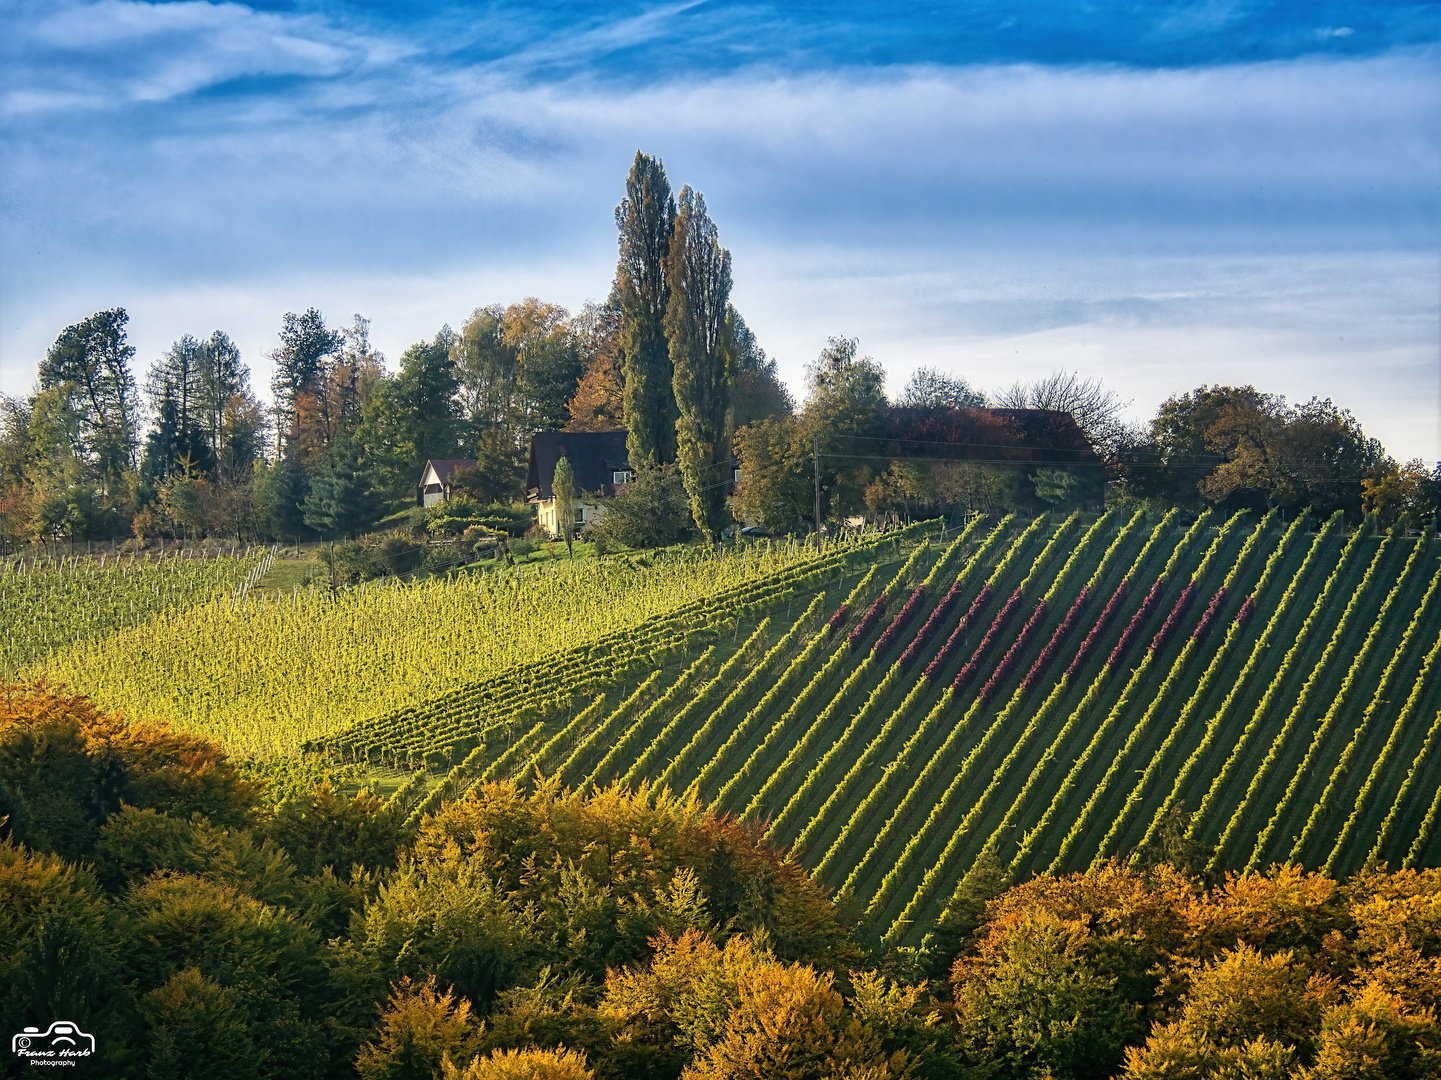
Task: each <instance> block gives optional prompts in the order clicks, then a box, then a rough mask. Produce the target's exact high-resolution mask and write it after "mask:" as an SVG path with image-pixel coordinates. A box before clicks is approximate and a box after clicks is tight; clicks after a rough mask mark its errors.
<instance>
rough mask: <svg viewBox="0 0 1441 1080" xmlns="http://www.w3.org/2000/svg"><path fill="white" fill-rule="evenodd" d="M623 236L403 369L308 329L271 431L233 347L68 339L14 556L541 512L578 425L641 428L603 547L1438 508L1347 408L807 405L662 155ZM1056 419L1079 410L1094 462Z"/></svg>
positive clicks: (1210, 392) (18, 410)
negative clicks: (509, 508)
mask: <svg viewBox="0 0 1441 1080" xmlns="http://www.w3.org/2000/svg"><path fill="white" fill-rule="evenodd" d="M615 222H616V228H617V236H618V247H619V259H618V263H617V267H616V273H615V277H614V279H613V281H612V284H611V288H610V292H609V294H608V296H607V298H606V300H605V302H604V303H595V302H587V303H586V304H585V305H584V307H583V308H582V309H581V310H580V311H579V312H578V313H574V314H572V313H571V312H569V311H568V310H567V309H565V308H563V307H561V306H559V305H557V304H552V303H547V302H544V301H541V300H538V299H536V298H534V297H531V298H527V299H525V300H523V301H521V302H519V303H513V304H509V305H502V304H491V305H487V306H483V307H479V308H476V309H475V310H474V311H473V312H472V313H471V315H470V317H469V318H468V319H466V320H465V322H464V323H463V324H462V325H461V327H460V329H459V330H458V331H457V330H453V329H451V328H450V326H448V325H447V326H443V327H442V328H441V329H440V330H439V331H438V332H437V333H436V335H435V337H434V338H433V339H431V340H430V341H420V342H416V343H415V344H413V345H411V346H410V347H409V348H407V349H406V350H405V352H404V353H403V354H402V355H401V357H400V358H399V364H398V369H397V370H396V371H395V372H393V373H391V372H389V371H387V368H386V363H385V358H384V357H383V356H382V355H381V354H380V353H379V351H377V350H376V349H375V348H374V347H373V345H372V344H371V342H370V332H369V322H368V321H367V320H366V319H364V318H362V317H361V316H359V315H357V316H355V317H354V319H353V321H352V322H351V324H350V325H349V326H343V327H339V328H336V327H332V326H329V325H327V323H326V320H325V318H324V316H323V315H322V314H321V312H319V311H318V310H316V309H315V308H308V309H306V310H305V311H303V312H300V313H295V312H289V313H287V314H286V315H285V316H284V318H283V319H282V322H281V328H280V331H279V333H278V336H277V343H276V345H275V347H274V349H273V350H271V351H270V352H269V353H268V354H267V357H268V359H269V360H270V361H271V364H272V366H273V377H272V380H271V384H270V387H269V390H270V402H269V404H268V405H267V404H264V403H262V402H261V400H260V399H259V397H258V396H257V394H256V393H255V390H254V388H253V387H252V385H251V380H250V374H249V370H248V368H247V367H246V365H245V364H244V363H243V362H242V358H241V354H240V350H239V349H238V348H237V347H236V345H235V344H234V342H233V341H231V339H230V338H229V337H228V336H227V335H226V334H225V333H224V332H222V331H218V330H217V331H214V332H213V333H211V334H210V335H209V336H208V337H205V338H203V339H197V338H195V337H193V336H190V335H185V336H183V337H181V338H180V339H179V340H178V341H176V342H175V343H174V344H173V345H172V346H171V348H170V349H169V350H168V351H167V352H166V353H165V354H164V355H163V356H161V357H160V358H158V359H157V360H155V361H154V362H153V363H152V364H151V365H150V367H149V370H148V372H147V374H146V376H145V379H144V380H143V383H141V382H140V381H138V380H137V379H136V377H135V374H134V372H133V370H132V362H133V360H134V355H135V350H134V348H133V347H132V346H131V345H130V344H129V343H128V341H127V337H126V326H127V322H128V316H127V314H126V312H125V311H124V310H123V309H120V308H116V309H112V310H108V311H102V312H97V313H96V314H94V315H92V316H90V317H89V318H87V319H84V320H82V321H81V322H79V323H76V324H74V325H72V326H68V327H66V328H65V329H64V330H63V331H62V332H61V333H60V335H59V336H58V337H57V338H56V340H55V342H54V344H53V345H52V346H51V347H50V349H49V350H48V351H47V353H46V355H45V357H44V358H43V359H42V360H41V361H40V363H39V366H38V372H37V387H36V390H35V392H34V393H33V394H31V395H29V396H28V397H24V398H8V397H0V546H3V548H4V549H7V550H8V548H9V547H10V546H11V545H13V544H14V543H16V542H39V541H53V540H66V539H69V540H75V539H87V538H109V539H116V538H125V537H129V536H135V537H138V538H140V539H141V540H144V539H146V538H150V537H156V536H161V537H165V536H176V537H202V536H227V537H235V538H237V539H241V540H257V539H261V538H276V539H289V538H299V537H301V536H316V535H322V536H341V535H351V536H354V535H355V534H357V533H358V532H360V531H363V530H365V529H367V528H370V527H372V526H373V525H374V524H375V523H376V522H377V521H379V520H381V519H384V518H386V517H387V516H388V515H391V514H393V513H395V512H396V511H398V510H399V509H401V508H402V507H403V506H405V505H406V504H407V502H408V501H409V498H410V494H411V492H412V491H413V484H414V482H415V478H416V475H417V474H418V472H419V469H420V467H421V465H422V464H423V463H424V462H425V461H426V460H427V459H444V458H463V459H474V460H475V461H476V463H477V464H476V468H475V469H473V470H467V471H465V472H464V473H462V474H461V475H459V476H458V477H457V478H456V483H457V487H458V489H459V490H460V491H461V493H462V494H463V495H464V496H466V497H467V498H470V499H471V500H473V501H475V502H478V503H481V504H514V503H516V502H518V501H520V500H522V499H523V498H524V495H525V492H524V491H523V484H524V474H525V464H526V457H527V452H528V445H529V439H530V436H531V435H532V434H533V433H534V432H536V431H542V430H557V429H566V430H572V431H602V430H615V429H621V428H623V429H625V430H626V432H627V449H628V452H629V457H630V463H631V466H632V468H633V469H635V470H636V480H635V483H633V484H631V485H627V489H626V490H624V491H622V492H621V493H620V494H619V497H618V498H617V499H616V500H615V501H614V504H613V506H612V510H613V513H612V514H610V515H609V518H610V521H609V525H607V526H605V530H606V531H607V532H608V533H609V534H610V537H611V538H612V539H614V540H616V541H617V542H620V543H628V544H657V543H667V542H672V541H674V540H677V539H680V538H682V537H683V536H685V535H687V534H698V535H700V536H703V537H707V538H710V539H716V538H718V537H719V536H720V535H721V534H722V533H724V532H726V531H727V530H729V529H731V528H733V527H735V525H736V523H738V522H748V523H751V524H755V525H758V526H761V527H764V528H767V529H770V530H772V531H778V532H792V531H797V530H801V529H810V530H815V529H821V528H827V527H830V528H834V527H839V526H841V525H842V524H844V523H845V522H846V521H847V520H849V519H854V518H855V517H857V516H863V517H866V518H868V519H870V520H875V519H878V518H883V517H886V516H892V515H894V516H906V515H917V514H932V513H958V512H972V511H977V510H979V511H987V512H994V511H997V510H1006V509H1017V510H1037V509H1041V508H1045V507H1048V506H1056V507H1065V506H1071V507H1074V506H1098V505H1100V504H1102V503H1103V502H1107V501H1109V502H1115V501H1117V500H1129V501H1134V502H1145V503H1154V504H1156V505H1158V506H1163V505H1164V506H1175V505H1181V506H1187V507H1200V506H1202V505H1206V504H1217V505H1221V506H1223V507H1225V508H1228V509H1235V508H1239V507H1241V506H1247V505H1254V506H1264V507H1281V508H1283V509H1286V510H1288V511H1293V510H1299V509H1301V508H1302V507H1307V506H1309V507H1312V508H1313V509H1315V510H1317V511H1318V512H1321V513H1323V514H1324V513H1328V512H1330V511H1332V510H1335V509H1342V510H1345V511H1347V513H1348V516H1350V517H1351V518H1352V519H1353V520H1354V519H1356V518H1357V517H1359V515H1360V514H1361V513H1362V512H1363V511H1364V510H1369V509H1375V510H1378V511H1380V512H1381V513H1382V515H1383V516H1384V517H1387V518H1390V519H1394V518H1395V517H1396V516H1397V515H1398V514H1400V513H1403V512H1405V513H1408V514H1410V515H1411V516H1412V518H1413V519H1415V520H1420V519H1429V518H1432V517H1434V516H1435V514H1436V512H1437V506H1438V491H1441V473H1438V472H1437V471H1436V470H1431V469H1428V468H1427V467H1426V466H1425V465H1423V464H1422V463H1421V462H1419V461H1415V462H1409V463H1406V464H1404V465H1402V464H1398V463H1396V462H1394V461H1392V460H1391V459H1390V458H1389V457H1388V456H1387V455H1386V453H1385V451H1384V448H1383V447H1382V446H1381V445H1380V444H1379V443H1378V442H1377V441H1376V440H1374V439H1371V438H1369V437H1367V436H1366V435H1365V433H1364V432H1363V431H1362V429H1361V427H1360V425H1359V424H1358V423H1357V421H1356V420H1355V418H1354V417H1353V416H1351V414H1350V413H1349V412H1347V411H1346V410H1345V409H1344V408H1342V407H1339V406H1337V405H1336V404H1334V403H1333V402H1331V401H1330V400H1317V399H1313V400H1311V401H1309V402H1307V403H1305V404H1303V405H1296V406H1293V405H1290V404H1288V403H1287V402H1286V400H1285V399H1284V398H1282V397H1279V396H1277V395H1273V394H1268V393H1266V392H1264V391H1261V390H1258V389H1256V388H1255V387H1252V386H1241V387H1231V386H1202V387H1199V388H1197V389H1195V390H1192V391H1189V392H1187V393H1183V394H1180V395H1177V396H1175V397H1172V398H1170V399H1168V400H1167V401H1166V402H1164V403H1163V404H1162V405H1161V407H1160V408H1159V410H1158V411H1157V413H1156V415H1155V417H1154V418H1153V419H1152V420H1151V421H1150V422H1149V423H1148V424H1145V425H1134V424H1130V423H1128V422H1127V421H1126V419H1125V412H1126V408H1127V404H1128V403H1126V402H1123V401H1121V400H1120V399H1119V397H1118V396H1117V395H1116V394H1115V393H1114V392H1113V391H1111V390H1109V389H1108V388H1106V387H1104V386H1103V385H1102V384H1101V383H1100V382H1099V381H1098V380H1095V379H1086V378H1082V377H1080V376H1079V375H1077V374H1075V373H1067V372H1058V373H1056V374H1054V375H1052V376H1049V377H1046V378H1043V379H1039V380H1035V381H1032V382H1018V383H1015V384H1013V385H1011V386H1009V387H1005V388H1002V389H999V390H995V391H991V392H989V393H987V392H984V391H982V390H980V389H979V388H977V387H975V386H973V385H972V384H971V383H970V382H968V381H967V380H965V379H964V378H960V377H957V376H954V375H950V374H946V373H943V372H940V371H937V370H933V369H922V370H919V371H917V372H915V373H914V374H913V375H912V377H911V378H910V380H909V382H908V383H907V384H906V385H905V387H904V389H903V390H902V391H901V393H900V394H899V395H898V397H897V398H896V400H895V401H891V400H890V399H889V398H888V396H887V393H886V388H885V384H886V379H885V372H884V370H883V369H882V367H881V365H880V364H879V363H877V362H876V361H875V360H874V359H873V358H871V357H867V356H862V355H860V352H859V343H858V342H857V341H856V340H855V339H852V338H845V337H834V338H831V339H830V340H829V342H828V343H827V345H826V347H825V348H824V349H823V350H822V351H821V353H820V355H819V356H818V357H817V359H816V361H815V362H814V363H813V364H811V365H809V366H808V367H807V368H806V380H805V391H806V393H805V397H804V400H803V401H802V402H800V403H799V405H797V403H796V402H795V401H794V400H793V399H792V398H791V396H790V394H789V392H788V390H787V388H786V387H785V385H784V384H783V383H782V382H781V380H780V378H779V375H778V372H777V367H776V362H775V360H774V359H773V358H771V357H768V356H767V355H766V353H765V350H764V349H763V348H761V346H760V344H759V342H758V341H757V340H756V336H755V334H754V333H753V332H752V331H751V329H750V328H749V327H748V326H747V325H746V323H745V320H744V319H743V318H742V317H741V314H740V313H739V312H738V311H737V310H736V308H735V306H734V305H733V304H732V303H731V302H730V290H731V284H732V278H731V257H730V253H729V251H728V250H727V249H726V248H725V247H723V246H722V245H721V243H720V236H719V231H718V229H717V226H716V224H715V222H714V221H713V220H712V219H711V217H710V215H709V213H708V211H707V208H706V203H705V198H704V196H703V195H702V194H700V193H699V192H696V191H694V190H692V189H691V188H690V187H689V186H682V188H681V190H680V191H679V192H678V193H673V192H672V189H671V186H670V182H669V180H668V178H667V176H666V173H665V169H664V167H663V165H662V164H661V162H660V161H659V160H658V159H656V158H654V157H651V156H649V155H646V154H643V153H639V152H638V153H637V154H636V157H635V160H634V162H633V164H632V166H631V169H630V172H629V174H628V176H627V177H626V181H625V191H624V196H623V198H622V199H621V202H620V204H619V206H617V208H616V211H615ZM1037 410H1039V411H1040V412H1045V413H1061V412H1064V413H1068V414H1069V415H1070V416H1071V417H1072V418H1073V419H1074V421H1075V424H1076V428H1075V429H1074V431H1078V432H1079V434H1080V437H1081V438H1080V439H1079V440H1077V439H1076V438H1075V437H1074V435H1073V433H1072V429H1069V428H1064V427H1063V426H1058V425H1057V424H1055V423H1050V422H1046V421H1044V420H1042V421H1037V420H1036V418H1035V416H1034V415H1030V414H1031V413H1034V412H1035V411H1037ZM1028 411H1029V413H1028ZM733 470H736V471H733ZM736 475H738V477H739V479H738V481H736V480H735V477H736ZM492 516H494V515H492Z"/></svg>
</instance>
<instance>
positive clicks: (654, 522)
mask: <svg viewBox="0 0 1441 1080" xmlns="http://www.w3.org/2000/svg"><path fill="white" fill-rule="evenodd" d="M690 524H691V512H690V499H689V498H688V497H687V495H686V493H685V484H684V483H683V482H682V480H681V476H680V473H679V471H677V470H675V469H642V470H641V471H640V472H638V473H636V476H635V479H634V480H632V481H631V482H630V483H628V484H623V485H621V486H620V487H619V488H617V489H616V493H615V498H613V499H611V500H609V501H608V502H607V503H606V506H605V515H604V516H603V517H602V518H601V519H600V521H599V522H598V523H597V524H596V526H595V528H593V529H592V530H591V531H590V533H591V536H592V537H593V538H595V539H598V540H599V541H601V542H602V543H606V544H615V545H623V546H625V547H635V548H650V547H663V546H665V545H666V544H674V543H675V542H676V541H678V540H682V539H684V538H685V537H686V536H687V535H688V534H689V532H690Z"/></svg>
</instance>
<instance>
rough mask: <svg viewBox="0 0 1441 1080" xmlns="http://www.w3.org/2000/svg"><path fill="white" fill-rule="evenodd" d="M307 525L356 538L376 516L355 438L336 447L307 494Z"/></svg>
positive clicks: (332, 534) (331, 534) (322, 531)
mask: <svg viewBox="0 0 1441 1080" xmlns="http://www.w3.org/2000/svg"><path fill="white" fill-rule="evenodd" d="M304 516H305V524H306V525H308V526H310V527H311V528H312V529H314V530H315V531H316V532H318V533H321V534H324V535H330V536H348V537H350V538H351V539H352V540H353V539H355V535H356V533H357V532H358V531H359V530H360V527H361V526H362V525H364V524H366V523H367V522H368V521H370V520H371V518H372V517H373V516H374V504H373V503H372V502H371V498H370V480H369V477H368V476H367V474H366V471H365V466H364V464H363V463H362V461H361V459H360V452H359V448H358V447H356V445H355V444H354V442H353V441H350V440H347V441H346V442H344V443H342V444H340V445H338V446H336V447H335V448H334V450H333V451H332V453H331V454H330V455H329V460H328V461H326V463H325V466H324V468H323V469H322V470H321V472H320V475H318V476H316V477H315V479H314V480H312V481H311V483H310V494H309V495H307V496H306V497H305V515H304Z"/></svg>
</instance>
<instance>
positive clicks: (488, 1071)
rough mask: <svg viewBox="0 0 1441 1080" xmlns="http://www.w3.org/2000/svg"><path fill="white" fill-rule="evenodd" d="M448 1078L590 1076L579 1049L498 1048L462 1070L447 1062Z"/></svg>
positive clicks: (582, 1079)
mask: <svg viewBox="0 0 1441 1080" xmlns="http://www.w3.org/2000/svg"><path fill="white" fill-rule="evenodd" d="M443 1075H444V1077H445V1080H591V1078H592V1077H593V1076H595V1073H593V1072H591V1070H590V1069H589V1068H587V1067H586V1062H585V1055H584V1054H582V1053H580V1052H579V1051H578V1050H565V1049H556V1050H495V1051H493V1052H491V1053H490V1054H488V1055H486V1056H485V1057H477V1058H475V1059H474V1060H472V1061H471V1063H470V1065H469V1066H468V1067H467V1068H466V1069H465V1070H464V1071H461V1070H460V1069H457V1068H456V1067H455V1066H454V1065H452V1064H451V1063H450V1061H449V1060H447V1061H446V1062H445V1065H444V1072H443Z"/></svg>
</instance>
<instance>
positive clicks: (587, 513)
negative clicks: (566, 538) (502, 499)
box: [525, 431, 635, 536]
mask: <svg viewBox="0 0 1441 1080" xmlns="http://www.w3.org/2000/svg"><path fill="white" fill-rule="evenodd" d="M562 457H563V458H565V459H566V460H567V461H568V462H570V468H571V472H572V474H574V476H575V495H576V500H577V501H576V507H575V524H576V527H577V528H579V529H589V528H590V527H591V526H592V525H594V524H595V523H596V522H597V521H599V520H600V519H601V517H602V516H603V515H604V514H605V500H606V499H607V498H609V497H610V496H612V495H614V494H615V489H616V488H617V487H619V486H620V485H621V484H625V483H629V482H630V480H631V478H632V477H633V476H635V470H634V469H632V468H631V467H630V456H629V454H628V453H627V452H626V448H625V432H624V431H539V432H536V434H535V435H533V436H532V437H531V440H530V469H529V471H528V473H527V474H526V480H525V497H526V501H527V502H531V503H534V504H535V508H536V520H537V521H538V522H539V524H540V527H541V528H543V529H545V530H546V532H548V533H550V535H552V536H554V535H556V532H557V523H556V516H555V492H554V491H553V490H552V489H551V483H552V481H553V480H554V479H555V465H556V462H558V461H559V460H560V459H561V458H562Z"/></svg>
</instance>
